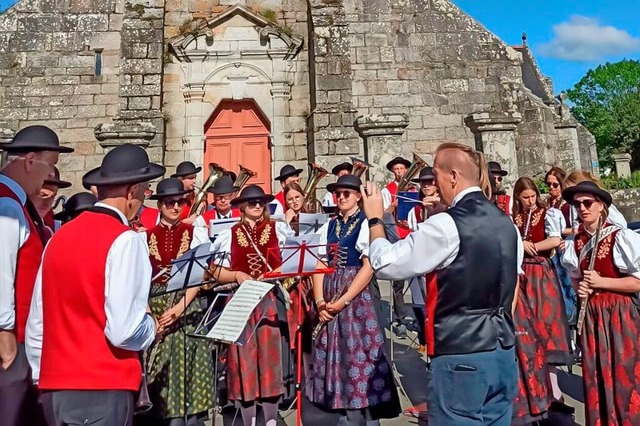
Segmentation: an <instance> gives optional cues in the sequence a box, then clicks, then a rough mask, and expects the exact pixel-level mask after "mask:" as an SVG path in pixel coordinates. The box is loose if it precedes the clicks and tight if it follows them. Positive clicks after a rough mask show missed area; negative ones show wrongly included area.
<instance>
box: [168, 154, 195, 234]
mask: <svg viewBox="0 0 640 426" xmlns="http://www.w3.org/2000/svg"><path fill="white" fill-rule="evenodd" d="M200 171H202V167H200V166H198V167H196V165H195V164H193V163H192V162H191V161H183V162H182V163H180V164H178V167H176V172H175V173H174V174H172V175H171V177H172V178H178V179H180V180H181V181H182V185H183V186H184V190H185V191H190V195H189V196H188V197H187V204H185V205H184V206H183V207H182V214H181V215H180V219H182V221H183V222H184V223H188V224H190V225H191V224H193V221H194V220H195V219H196V216H195V215H191V216H189V211H190V210H191V205H192V204H193V200H194V198H195V192H194V191H195V189H196V178H197V177H198V173H200Z"/></svg>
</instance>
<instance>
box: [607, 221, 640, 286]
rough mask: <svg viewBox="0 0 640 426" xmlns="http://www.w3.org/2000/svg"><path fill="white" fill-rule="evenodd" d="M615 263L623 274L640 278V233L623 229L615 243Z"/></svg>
mask: <svg viewBox="0 0 640 426" xmlns="http://www.w3.org/2000/svg"><path fill="white" fill-rule="evenodd" d="M613 263H614V264H615V265H616V266H617V267H618V269H620V272H622V273H623V274H627V275H631V276H633V277H635V278H638V279H640V234H638V233H636V232H634V231H632V230H630V229H621V230H620V231H618V234H617V235H616V242H615V244H614V245H613Z"/></svg>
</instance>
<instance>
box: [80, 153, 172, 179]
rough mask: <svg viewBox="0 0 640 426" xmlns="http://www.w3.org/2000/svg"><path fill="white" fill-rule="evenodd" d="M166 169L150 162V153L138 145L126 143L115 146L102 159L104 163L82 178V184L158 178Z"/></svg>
mask: <svg viewBox="0 0 640 426" xmlns="http://www.w3.org/2000/svg"><path fill="white" fill-rule="evenodd" d="M165 171H166V169H165V168H164V167H162V166H161V165H159V164H155V163H151V162H149V155H147V151H145V150H144V148H142V147H140V146H138V145H132V144H129V143H127V144H124V145H120V146H117V147H115V148H113V149H112V150H111V151H109V152H107V154H106V155H105V156H104V158H103V159H102V164H101V165H100V167H97V168H95V169H93V170H91V171H90V172H88V173H86V174H85V175H84V177H83V178H82V185H83V186H84V187H85V188H87V187H89V186H91V185H96V186H104V185H121V184H134V183H139V182H145V181H149V180H153V179H156V178H158V177H160V176H162V175H163V174H164V172H165Z"/></svg>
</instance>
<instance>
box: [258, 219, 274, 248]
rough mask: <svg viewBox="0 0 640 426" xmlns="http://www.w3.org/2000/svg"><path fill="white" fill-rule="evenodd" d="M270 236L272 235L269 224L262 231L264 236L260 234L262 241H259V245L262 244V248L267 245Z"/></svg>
mask: <svg viewBox="0 0 640 426" xmlns="http://www.w3.org/2000/svg"><path fill="white" fill-rule="evenodd" d="M270 235H271V224H270V223H268V224H267V225H266V226H265V227H264V229H263V230H262V234H260V240H259V241H258V244H260V245H261V246H263V245H265V244H267V243H268V242H269V236H270Z"/></svg>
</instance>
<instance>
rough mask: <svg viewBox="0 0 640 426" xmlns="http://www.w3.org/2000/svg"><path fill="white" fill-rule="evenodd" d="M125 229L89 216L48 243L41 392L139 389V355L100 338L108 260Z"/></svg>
mask: <svg viewBox="0 0 640 426" xmlns="http://www.w3.org/2000/svg"><path fill="white" fill-rule="evenodd" d="M127 230H130V228H129V227H128V226H127V225H124V224H122V223H121V222H120V221H118V220H117V219H115V218H114V217H112V216H109V215H107V214H104V213H96V212H91V211H90V212H84V213H81V214H80V216H78V217H77V218H76V219H74V220H72V221H71V222H69V223H67V224H66V225H65V226H64V227H62V228H60V231H58V232H57V233H56V234H55V235H54V237H53V238H52V239H51V241H50V242H49V245H48V247H47V252H46V254H45V256H44V259H43V265H42V303H43V306H42V310H43V327H44V329H43V341H42V361H41V366H40V384H39V387H40V388H41V389H53V390H56V389H63V390H64V389H81V390H129V391H137V390H138V388H139V386H140V381H141V378H142V368H141V365H140V361H139V359H138V354H137V352H133V351H128V350H124V349H120V348H116V347H114V346H113V345H111V343H110V342H109V340H108V339H107V338H106V336H105V334H104V330H105V326H106V323H107V316H106V313H105V310H104V304H105V295H104V291H105V267H106V261H107V255H108V253H109V250H110V249H111V246H112V245H113V242H114V241H115V240H116V238H118V236H120V235H122V233H124V232H126V231H127ZM87 235H91V241H90V244H89V243H88V242H87ZM80 247H85V248H86V250H79V248H80ZM70 253H73V255H72V256H71V255H70Z"/></svg>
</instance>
